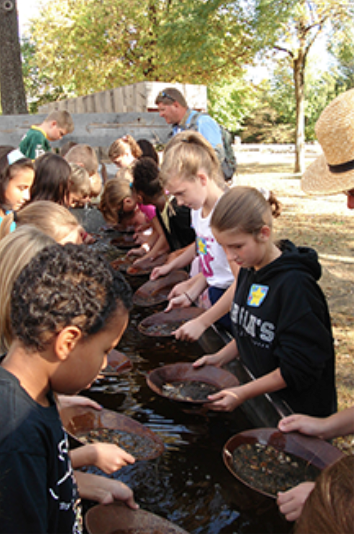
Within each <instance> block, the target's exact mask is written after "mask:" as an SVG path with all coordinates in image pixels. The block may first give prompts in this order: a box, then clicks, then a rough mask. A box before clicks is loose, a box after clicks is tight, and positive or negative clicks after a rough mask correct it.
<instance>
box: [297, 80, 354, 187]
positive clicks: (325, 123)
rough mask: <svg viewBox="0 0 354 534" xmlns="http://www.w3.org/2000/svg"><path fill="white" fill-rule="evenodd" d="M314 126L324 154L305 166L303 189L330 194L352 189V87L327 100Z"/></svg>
mask: <svg viewBox="0 0 354 534" xmlns="http://www.w3.org/2000/svg"><path fill="white" fill-rule="evenodd" d="M315 130H316V135H317V139H318V141H319V142H320V145H321V147H322V150H323V155H322V156H320V157H319V158H317V159H316V160H315V161H314V162H313V163H312V164H311V165H310V166H309V167H308V168H307V169H306V171H305V173H304V174H303V176H302V179H301V188H302V190H303V191H304V192H305V193H309V194H316V193H322V194H325V195H326V194H327V195H329V194H333V193H342V192H344V191H350V190H351V189H354V89H351V90H350V91H346V92H345V93H342V94H341V95H339V96H337V98H335V99H334V100H332V102H331V103H330V104H328V106H327V107H326V108H325V109H324V110H323V111H322V113H321V115H320V117H319V119H318V121H317V123H316V127H315Z"/></svg>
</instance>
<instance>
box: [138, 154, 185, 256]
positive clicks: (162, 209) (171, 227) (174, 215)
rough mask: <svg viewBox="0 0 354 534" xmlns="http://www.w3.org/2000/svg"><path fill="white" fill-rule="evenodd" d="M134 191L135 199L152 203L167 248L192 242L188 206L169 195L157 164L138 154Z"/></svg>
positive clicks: (175, 248)
mask: <svg viewBox="0 0 354 534" xmlns="http://www.w3.org/2000/svg"><path fill="white" fill-rule="evenodd" d="M132 172H133V178H134V179H133V191H134V192H135V195H136V198H137V200H138V202H140V203H142V204H152V205H153V206H155V208H156V216H157V218H158V220H159V222H160V224H161V227H162V229H163V231H164V234H165V237H166V240H167V242H168V245H169V249H170V251H175V250H178V249H181V248H183V247H185V246H188V245H190V244H191V243H194V241H195V232H194V230H193V228H191V216H190V209H189V208H187V207H186V206H178V205H177V202H176V199H172V200H171V201H169V200H168V197H167V195H166V193H165V191H164V189H163V187H162V185H161V182H160V179H159V168H158V166H157V164H156V163H155V161H154V160H153V159H152V158H150V157H143V158H140V159H139V160H138V161H137V162H136V163H135V165H134V167H133V171H132Z"/></svg>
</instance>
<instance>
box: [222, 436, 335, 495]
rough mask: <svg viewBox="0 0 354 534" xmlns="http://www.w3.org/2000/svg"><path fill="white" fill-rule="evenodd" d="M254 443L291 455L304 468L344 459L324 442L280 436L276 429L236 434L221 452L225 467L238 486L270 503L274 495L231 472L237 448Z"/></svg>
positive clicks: (302, 437)
mask: <svg viewBox="0 0 354 534" xmlns="http://www.w3.org/2000/svg"><path fill="white" fill-rule="evenodd" d="M256 443H259V444H261V445H265V446H268V445H271V446H272V447H274V448H275V449H277V450H278V451H283V452H284V453H285V454H286V453H287V454H292V455H294V456H296V457H298V458H301V459H302V460H305V461H306V462H307V463H308V464H311V465H313V466H315V467H317V468H318V469H320V470H322V469H324V468H325V467H327V466H328V465H331V464H332V463H334V462H336V461H337V460H339V459H340V458H342V457H343V456H344V454H343V453H342V452H341V451H340V450H339V449H337V448H336V447H333V445H331V444H330V443H328V442H327V441H324V440H322V439H318V438H313V437H309V436H305V435H303V434H300V433H298V432H290V433H288V434H284V433H282V432H280V431H279V430H278V429H277V428H255V429H252V430H246V431H244V432H240V433H239V434H236V435H235V436H233V437H232V438H230V439H229V440H228V441H227V443H226V444H225V445H224V448H223V459H224V463H225V465H226V467H227V468H228V470H229V471H230V472H231V473H232V475H233V476H234V477H236V478H237V479H238V480H239V481H240V482H242V483H243V484H245V485H246V486H248V487H249V488H251V489H253V490H254V491H256V492H258V493H261V494H262V495H266V496H267V497H271V498H272V499H275V498H276V495H274V494H272V493H268V492H267V491H263V490H262V489H259V488H258V487H256V486H255V485H254V484H253V483H252V481H250V480H245V479H244V478H241V477H240V476H239V475H238V474H237V473H236V472H235V470H234V467H233V462H232V456H233V452H234V451H235V449H237V448H238V447H240V446H241V445H245V444H251V445H254V444H256Z"/></svg>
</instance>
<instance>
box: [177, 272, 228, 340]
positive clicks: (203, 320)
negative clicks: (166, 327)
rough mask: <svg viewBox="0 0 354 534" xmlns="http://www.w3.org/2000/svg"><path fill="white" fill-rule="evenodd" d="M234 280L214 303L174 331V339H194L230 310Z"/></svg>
mask: <svg viewBox="0 0 354 534" xmlns="http://www.w3.org/2000/svg"><path fill="white" fill-rule="evenodd" d="M235 289H236V280H235V281H234V282H233V283H232V284H231V286H230V287H229V288H228V289H227V290H226V291H225V293H224V294H223V296H222V297H220V298H219V300H218V301H217V302H215V304H214V305H213V306H212V307H211V308H209V309H208V310H206V311H205V312H204V313H203V314H202V315H201V316H200V317H197V318H196V319H192V320H191V321H188V322H187V323H185V324H184V325H182V326H181V327H180V328H178V330H176V331H175V337H176V339H181V340H182V341H196V340H197V339H199V338H200V336H201V335H202V334H203V332H205V330H206V329H207V328H209V326H211V325H212V324H213V323H215V322H216V321H217V320H218V319H220V317H222V316H223V315H225V314H226V313H228V312H229V311H230V310H231V304H232V300H233V297H234V294H235Z"/></svg>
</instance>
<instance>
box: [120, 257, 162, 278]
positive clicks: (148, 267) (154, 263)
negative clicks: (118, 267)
mask: <svg viewBox="0 0 354 534" xmlns="http://www.w3.org/2000/svg"><path fill="white" fill-rule="evenodd" d="M167 258H168V254H161V255H160V256H158V257H157V258H155V259H153V260H151V259H150V258H147V259H144V258H142V259H141V260H139V263H138V264H137V265H132V266H131V267H129V268H128V269H127V274H129V276H145V275H147V274H150V273H151V271H152V270H153V268H154V267H160V265H163V264H164V263H166V261H167ZM134 259H136V258H134Z"/></svg>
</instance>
